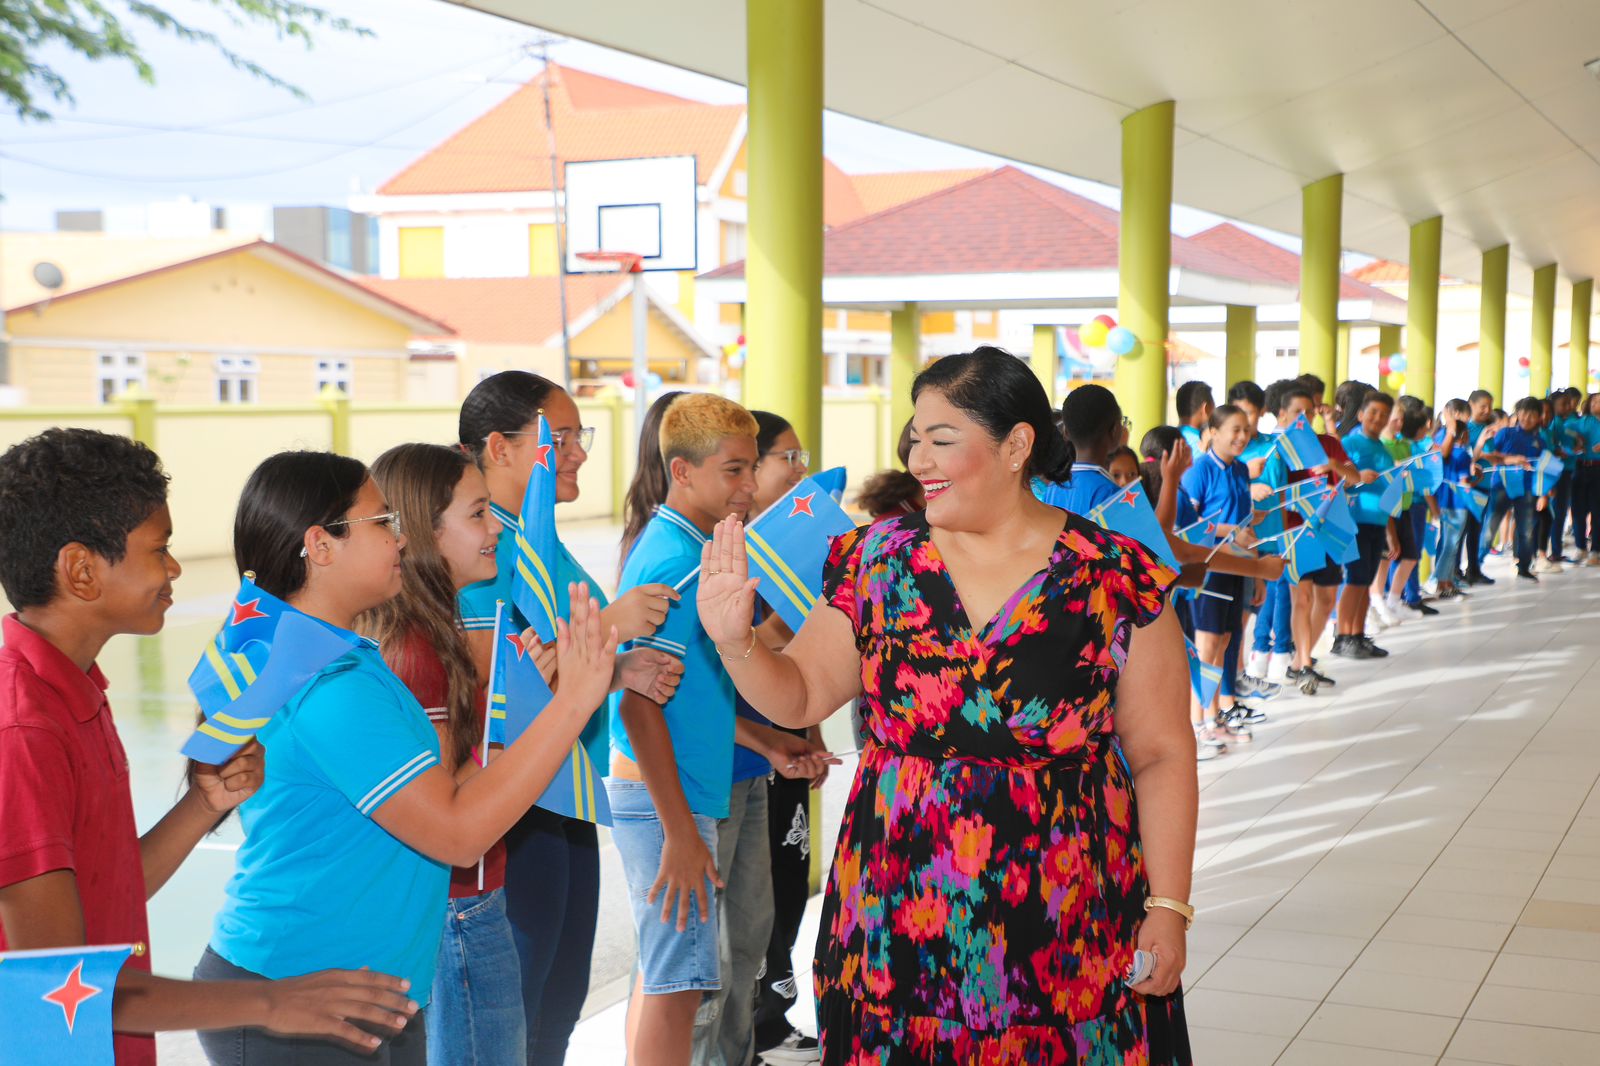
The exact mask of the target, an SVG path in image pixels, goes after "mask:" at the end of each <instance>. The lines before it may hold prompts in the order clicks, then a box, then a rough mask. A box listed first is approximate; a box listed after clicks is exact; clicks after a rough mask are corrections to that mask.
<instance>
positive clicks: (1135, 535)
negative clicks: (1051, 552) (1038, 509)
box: [1045, 482, 1179, 570]
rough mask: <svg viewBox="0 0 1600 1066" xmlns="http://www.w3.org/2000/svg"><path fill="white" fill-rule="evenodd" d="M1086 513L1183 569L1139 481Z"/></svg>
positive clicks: (1165, 561) (1089, 517) (1164, 561)
mask: <svg viewBox="0 0 1600 1066" xmlns="http://www.w3.org/2000/svg"><path fill="white" fill-rule="evenodd" d="M1045 502H1047V503H1048V502H1049V501H1048V500H1047V501H1045ZM1085 517H1086V518H1088V519H1089V520H1090V521H1091V522H1096V523H1098V524H1100V525H1101V526H1104V527H1105V528H1106V529H1109V530H1111V532H1113V533H1121V534H1122V535H1123V536H1125V537H1131V538H1132V539H1134V540H1136V541H1138V542H1139V543H1140V544H1143V545H1144V546H1145V547H1146V548H1148V549H1149V550H1150V551H1151V552H1152V553H1154V555H1155V557H1156V558H1158V559H1160V560H1161V561H1162V563H1164V564H1165V565H1166V566H1168V567H1169V568H1171V569H1173V570H1177V569H1179V566H1178V559H1177V556H1175V555H1173V554H1172V545H1171V544H1169V543H1167V535H1166V533H1164V532H1163V531H1162V529H1161V520H1160V519H1158V518H1157V517H1156V512H1155V508H1153V507H1151V506H1150V499H1149V497H1147V496H1146V495H1145V494H1144V487H1143V486H1142V485H1140V484H1139V483H1138V482H1134V483H1133V484H1131V485H1129V486H1127V487H1126V488H1124V489H1121V490H1120V491H1119V492H1118V493H1117V494H1116V495H1115V496H1113V497H1111V498H1110V499H1109V500H1107V501H1106V502H1104V503H1102V504H1101V505H1100V506H1098V507H1096V508H1095V509H1094V510H1092V511H1090V512H1089V513H1088V514H1087V515H1086V516H1085Z"/></svg>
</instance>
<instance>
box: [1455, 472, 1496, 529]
mask: <svg viewBox="0 0 1600 1066" xmlns="http://www.w3.org/2000/svg"><path fill="white" fill-rule="evenodd" d="M1456 499H1458V500H1460V501H1461V507H1462V510H1464V511H1466V512H1467V513H1468V514H1470V515H1471V516H1472V518H1473V520H1474V521H1477V522H1482V521H1483V513H1484V512H1485V511H1487V510H1488V509H1489V494H1488V493H1487V492H1484V491H1483V490H1482V489H1475V488H1473V487H1472V486H1471V485H1469V484H1467V483H1466V482H1465V481H1463V482H1462V483H1461V484H1460V486H1459V487H1458V488H1457V489H1456Z"/></svg>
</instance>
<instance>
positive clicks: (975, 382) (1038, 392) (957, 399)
mask: <svg viewBox="0 0 1600 1066" xmlns="http://www.w3.org/2000/svg"><path fill="white" fill-rule="evenodd" d="M924 389H935V390H937V391H938V392H939V394H940V395H942V396H943V397H944V398H945V399H947V400H949V401H950V403H951V404H953V405H954V406H955V407H956V408H957V409H959V410H961V411H963V412H965V413H966V415H967V416H968V417H969V418H971V419H972V420H973V421H974V422H976V423H978V425H980V426H982V427H983V428H984V431H985V432H987V433H988V434H989V438H990V439H991V440H993V441H995V442H999V441H1001V440H1004V439H1005V436H1006V434H1007V433H1010V432H1011V430H1012V429H1013V428H1015V427H1016V426H1017V425H1018V424H1020V423H1027V425H1028V426H1030V427H1031V428H1032V429H1033V451H1032V453H1031V454H1030V455H1029V456H1028V462H1027V465H1026V468H1025V469H1024V470H1023V471H1022V475H1023V480H1024V481H1026V480H1027V479H1028V478H1031V477H1034V476H1038V477H1042V478H1044V479H1045V480H1047V481H1066V480H1067V478H1068V477H1070V476H1071V474H1072V460H1073V456H1074V455H1075V454H1076V452H1075V451H1074V450H1073V447H1072V445H1071V444H1070V443H1069V442H1068V441H1067V440H1066V438H1064V437H1063V436H1062V435H1061V434H1060V433H1059V432H1057V431H1056V426H1055V419H1054V417H1053V415H1052V412H1051V410H1050V399H1049V397H1047V396H1046V395H1045V394H1044V386H1043V385H1041V384H1039V379H1038V378H1036V377H1034V376H1033V371H1032V370H1031V369H1029V367H1028V365H1027V364H1026V363H1024V362H1023V361H1022V360H1021V359H1018V358H1017V357H1016V356H1014V355H1012V354H1011V353H1010V352H1008V351H1006V350H1004V349H1003V348H995V347H993V346H991V345H987V344H986V345H984V346H982V347H981V348H975V349H973V350H972V351H970V352H964V353H962V354H960V355H947V356H945V357H944V358H943V359H940V360H937V361H936V362H934V363H933V364H932V365H930V366H929V367H928V368H927V369H926V370H924V371H923V372H922V373H920V374H918V375H917V377H916V380H915V381H913V382H912V383H911V400H912V402H913V403H915V402H916V399H917V397H918V396H921V395H922V392H923V390H924Z"/></svg>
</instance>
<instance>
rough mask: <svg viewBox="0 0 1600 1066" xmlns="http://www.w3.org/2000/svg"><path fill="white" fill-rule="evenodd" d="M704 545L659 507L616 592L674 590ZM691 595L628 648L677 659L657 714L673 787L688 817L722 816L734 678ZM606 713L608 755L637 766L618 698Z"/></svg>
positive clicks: (693, 529)
mask: <svg viewBox="0 0 1600 1066" xmlns="http://www.w3.org/2000/svg"><path fill="white" fill-rule="evenodd" d="M710 539H711V538H710V537H708V536H707V535H706V534H705V533H702V532H701V531H700V529H699V527H698V526H696V525H695V524H694V523H693V522H691V521H689V520H688V519H687V518H685V517H684V516H683V515H681V514H679V513H678V512H677V511H675V510H673V509H672V508H670V507H667V506H665V505H663V506H661V507H660V508H658V509H657V510H656V513H655V517H653V518H651V519H650V522H649V524H648V525H646V526H645V527H644V532H643V533H640V534H639V539H638V540H637V541H636V542H635V543H634V545H633V550H632V551H631V552H630V553H629V555H628V562H627V564H626V565H625V566H624V567H623V568H622V581H621V583H620V584H619V585H618V591H619V593H621V592H626V591H627V590H628V589H631V588H636V587H637V586H639V585H648V584H650V583H652V582H660V583H662V584H666V585H676V584H677V583H678V582H679V581H681V580H683V578H684V577H685V576H687V575H688V574H690V573H692V572H693V571H694V570H696V569H698V568H699V566H700V549H701V548H702V547H704V546H705V543H706V541H708V540H710ZM694 591H695V590H694V589H693V588H690V589H687V590H685V592H684V596H683V598H682V599H681V600H679V601H677V602H676V603H674V604H672V605H671V606H670V607H669V608H668V610H667V620H666V621H665V622H663V623H662V624H661V628H660V629H657V630H656V631H655V633H654V634H653V635H651V636H648V637H641V638H640V639H639V640H636V641H634V642H633V644H632V645H631V646H643V647H649V648H655V649H657V650H659V651H664V652H666V653H667V654H669V655H674V656H676V657H677V658H679V659H680V660H682V661H683V680H682V681H680V682H679V683H678V691H677V692H676V693H674V694H673V696H672V699H670V700H668V701H667V704H666V706H665V707H663V708H662V710H661V713H662V715H663V716H664V717H665V719H666V723H667V732H668V733H669V734H670V735H671V736H672V752H673V755H674V757H675V758H676V759H677V763H678V781H679V782H680V783H681V784H682V786H683V797H684V799H685V800H687V801H688V803H689V809H690V810H691V811H693V812H694V813H695V814H701V815H706V816H707V817H711V818H726V817H727V816H728V795H729V792H730V791H731V790H732V788H733V747H734V745H733V699H734V688H733V679H732V678H730V677H729V676H728V672H727V671H726V670H724V669H723V668H722V660H721V659H720V658H718V656H717V648H716V645H715V644H713V643H712V641H711V638H710V637H709V636H707V635H706V631H705V629H704V628H702V627H701V625H700V615H699V611H698V609H697V607H696V604H695V597H694ZM609 714H610V718H611V747H612V749H613V750H615V751H617V752H619V753H620V754H622V755H625V756H627V757H628V758H630V759H634V761H636V762H637V761H638V760H637V759H636V758H635V756H634V753H633V745H632V743H631V742H630V741H629V739H628V731H627V729H626V728H624V726H623V724H622V698H621V696H620V694H619V695H614V696H612V697H611V701H610V707H609Z"/></svg>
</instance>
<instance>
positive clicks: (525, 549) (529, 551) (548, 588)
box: [517, 529, 556, 600]
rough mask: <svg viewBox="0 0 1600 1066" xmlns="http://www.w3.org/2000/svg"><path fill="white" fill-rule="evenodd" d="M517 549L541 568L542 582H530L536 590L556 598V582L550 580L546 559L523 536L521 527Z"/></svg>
mask: <svg viewBox="0 0 1600 1066" xmlns="http://www.w3.org/2000/svg"><path fill="white" fill-rule="evenodd" d="M517 550H518V552H519V553H520V554H521V555H522V557H523V558H524V559H526V560H528V562H530V563H532V564H533V565H534V566H536V567H538V568H539V580H540V581H541V582H542V584H534V582H533V581H532V580H530V581H529V584H532V585H534V588H535V590H542V591H544V592H547V593H548V594H549V595H550V598H551V599H552V600H553V599H555V596H556V583H555V582H554V581H552V580H550V572H549V571H548V570H546V569H545V568H544V560H543V559H541V558H539V553H538V552H536V551H534V550H533V545H532V544H529V543H528V541H527V540H526V538H524V537H523V535H522V531H521V530H520V529H519V530H518V531H517Z"/></svg>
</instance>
